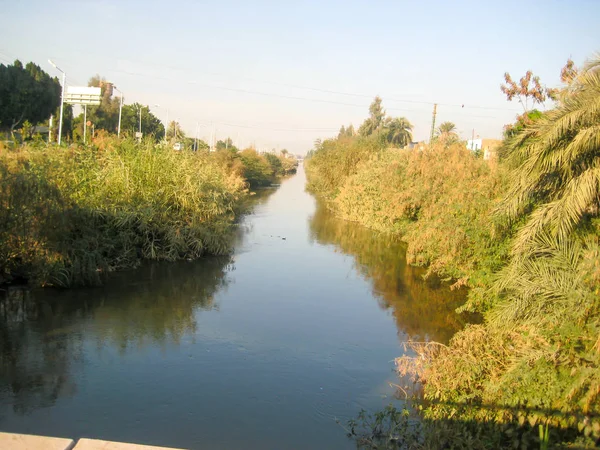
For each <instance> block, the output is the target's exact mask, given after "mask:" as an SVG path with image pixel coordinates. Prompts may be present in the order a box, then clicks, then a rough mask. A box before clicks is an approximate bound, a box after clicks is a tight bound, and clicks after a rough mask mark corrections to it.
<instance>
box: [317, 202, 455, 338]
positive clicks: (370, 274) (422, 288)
mask: <svg viewBox="0 0 600 450" xmlns="http://www.w3.org/2000/svg"><path fill="white" fill-rule="evenodd" d="M310 231H311V239H313V240H316V241H317V242H319V243H321V244H328V245H334V246H335V247H336V248H337V249H338V250H339V251H341V252H343V253H345V254H347V255H350V256H352V257H354V260H355V263H356V264H355V267H356V270H357V271H358V272H359V273H360V274H361V275H363V276H364V277H365V278H367V279H369V280H371V282H372V284H373V294H374V296H375V297H376V298H377V299H378V300H379V304H380V306H381V307H382V308H384V309H388V308H391V310H392V314H393V315H394V318H395V320H396V323H397V326H398V330H399V332H404V333H406V334H408V335H409V337H410V338H411V339H413V340H425V339H428V340H434V341H437V342H443V343H446V342H448V341H449V340H450V338H451V337H452V336H453V335H454V333H456V331H458V330H459V329H461V328H462V327H463V326H464V320H465V319H466V318H465V317H463V316H460V315H458V314H456V312H455V309H456V308H457V307H458V306H460V305H461V304H462V303H464V300H465V294H466V293H465V291H464V290H454V291H452V290H450V289H449V288H448V286H447V285H446V284H444V283H442V282H441V281H440V280H439V279H437V278H435V277H429V278H428V279H427V280H424V279H423V274H424V270H423V269H422V268H418V267H413V266H410V265H408V264H407V263H406V258H405V257H404V255H405V252H406V250H405V247H404V244H403V243H402V242H401V241H400V240H399V239H397V238H394V237H393V236H389V235H385V234H378V233H374V232H373V231H372V230H369V229H367V228H364V227H361V226H359V225H357V224H355V223H351V222H347V221H343V220H340V219H337V218H336V217H335V216H334V215H333V214H331V213H330V212H328V211H327V208H326V207H325V206H324V205H323V204H320V203H318V204H317V208H316V210H315V213H314V214H313V216H312V217H311V218H310Z"/></svg>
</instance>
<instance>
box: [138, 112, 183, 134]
mask: <svg viewBox="0 0 600 450" xmlns="http://www.w3.org/2000/svg"><path fill="white" fill-rule="evenodd" d="M142 115H143V113H142ZM167 139H168V140H183V139H185V133H184V132H183V130H182V129H181V125H180V124H179V122H177V121H175V120H172V121H171V122H170V123H169V128H168V129H167Z"/></svg>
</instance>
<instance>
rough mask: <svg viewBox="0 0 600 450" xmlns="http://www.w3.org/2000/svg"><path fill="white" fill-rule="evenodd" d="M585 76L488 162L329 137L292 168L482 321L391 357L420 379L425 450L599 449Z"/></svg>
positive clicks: (438, 148) (599, 360)
mask: <svg viewBox="0 0 600 450" xmlns="http://www.w3.org/2000/svg"><path fill="white" fill-rule="evenodd" d="M598 66H599V64H598V62H595V63H594V62H592V63H590V64H589V65H588V67H587V68H586V69H585V70H584V71H583V72H582V73H581V75H580V76H579V77H577V78H576V79H574V80H573V81H572V84H571V85H570V86H569V87H568V88H565V90H564V91H562V93H561V95H560V97H559V99H560V100H559V101H558V102H557V105H556V107H555V109H553V110H550V111H548V112H546V113H544V114H539V115H537V116H536V119H535V120H532V119H529V122H527V121H526V122H525V123H520V124H519V126H518V127H516V128H515V129H517V130H518V129H521V130H522V131H517V132H515V133H513V135H512V136H509V137H508V138H507V140H505V142H504V144H503V148H502V150H501V153H500V155H499V156H500V158H499V160H498V161H497V162H494V161H484V160H483V159H481V158H480V157H479V156H478V155H476V154H474V153H471V152H470V151H468V150H466V149H465V148H464V144H460V143H457V144H451V143H449V142H448V141H446V142H444V141H442V140H441V139H439V140H438V142H437V143H435V144H434V145H433V146H431V147H430V146H427V145H423V149H419V150H417V149H415V150H401V149H397V148H390V146H389V143H388V142H386V141H385V140H383V139H382V136H385V131H381V132H377V131H375V132H373V133H372V134H370V135H362V136H360V135H359V136H350V137H348V136H344V135H342V133H340V136H339V137H338V138H336V139H331V140H327V141H324V142H322V143H320V144H319V145H318V146H317V147H316V148H315V150H314V152H313V154H312V157H311V158H310V160H308V161H307V173H308V178H309V183H308V188H309V190H311V191H312V192H314V193H316V194H317V195H319V196H320V197H322V198H324V199H325V200H326V201H327V202H328V204H329V205H330V207H331V208H332V210H333V211H335V212H336V213H337V214H338V215H339V216H341V217H343V218H346V219H348V220H353V221H358V222H360V223H362V224H364V225H367V226H369V227H372V228H375V229H380V230H385V231H388V232H392V233H396V234H397V235H399V236H401V237H402V239H404V240H405V241H406V242H407V245H408V249H409V250H408V255H407V257H408V260H409V261H410V262H411V263H413V264H417V265H423V266H426V267H428V270H429V272H430V273H437V274H440V275H441V276H446V277H449V278H451V279H453V280H454V284H455V286H463V285H466V286H469V287H470V288H471V289H470V292H469V297H468V300H467V302H466V304H465V305H463V306H462V307H461V308H459V310H462V311H464V310H469V311H474V312H479V313H481V314H483V315H484V318H485V320H484V323H483V324H482V325H471V326H469V327H467V328H466V329H465V330H463V331H460V332H458V333H457V334H456V335H455V337H454V338H453V339H452V340H451V342H450V344H449V345H448V346H444V345H434V344H429V343H414V344H411V347H412V349H413V350H414V351H415V352H416V353H417V355H418V357H417V358H411V357H403V358H400V359H399V360H398V368H399V372H400V374H401V375H407V376H408V375H411V376H413V377H415V379H417V380H418V381H420V382H421V383H422V384H423V387H424V395H423V399H424V400H425V401H426V403H425V404H424V405H422V407H421V408H422V409H421V411H422V416H423V417H424V418H425V419H426V422H424V423H425V424H426V426H427V427H428V429H429V432H430V434H432V435H434V436H435V437H436V439H438V444H439V442H446V443H447V444H448V445H449V446H453V445H458V446H460V445H467V444H466V443H467V442H468V443H469V444H468V446H469V447H470V448H514V446H520V447H523V448H529V447H531V446H549V445H559V443H561V442H567V443H572V444H574V443H576V445H581V446H585V445H588V446H593V445H594V442H597V441H598V439H600V404H599V403H600V402H599V392H600V379H599V378H598V375H597V374H598V373H600V351H599V349H600V341H598V335H599V334H600V295H599V293H600V272H599V271H598V267H599V266H600V245H599V242H598V240H599V236H600V222H599V220H600V219H599V212H598V211H599V207H600V191H599V190H598V186H599V185H598V182H597V178H594V177H596V176H597V160H598V157H599V156H600V154H599V153H598V147H597V145H596V143H595V141H594V139H592V138H591V137H590V135H589V130H590V129H595V128H597V127H598V124H599V123H600V116H599V115H598V112H597V110H590V109H586V108H588V106H586V105H590V104H596V103H597V101H598V95H599V92H600V89H598V80H599V78H598ZM367 120H369V119H367ZM363 129H367V128H366V127H364V128H363ZM594 174H595V175H594ZM594 180H596V181H594ZM440 430H441V431H440ZM440 433H441V434H440ZM574 445H575V444H574ZM544 448H548V447H544Z"/></svg>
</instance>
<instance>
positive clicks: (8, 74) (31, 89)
mask: <svg viewBox="0 0 600 450" xmlns="http://www.w3.org/2000/svg"><path fill="white" fill-rule="evenodd" d="M60 95H61V86H60V83H59V82H58V79H57V78H52V77H50V75H48V74H47V73H46V72H44V71H43V70H42V69H41V68H40V67H39V66H38V65H36V64H34V63H32V62H30V63H28V64H27V65H26V66H25V67H23V64H22V63H21V62H20V61H19V60H16V61H15V62H14V63H13V64H12V65H8V66H5V65H4V64H0V128H4V129H6V130H10V132H11V133H13V131H14V129H15V127H17V126H18V125H19V124H21V123H22V122H24V121H26V120H27V121H29V122H30V123H31V124H38V123H40V122H43V121H45V120H47V119H48V118H49V117H50V115H51V114H52V112H53V111H54V110H55V109H56V108H57V107H58V106H59V105H60Z"/></svg>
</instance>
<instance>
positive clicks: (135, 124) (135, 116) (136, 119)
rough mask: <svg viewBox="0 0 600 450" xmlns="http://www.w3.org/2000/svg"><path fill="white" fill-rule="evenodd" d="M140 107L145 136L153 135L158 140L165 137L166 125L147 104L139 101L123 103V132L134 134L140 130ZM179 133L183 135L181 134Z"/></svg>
mask: <svg viewBox="0 0 600 450" xmlns="http://www.w3.org/2000/svg"><path fill="white" fill-rule="evenodd" d="M140 109H141V111H142V133H144V136H146V135H152V136H154V139H155V140H157V141H159V140H161V139H163V138H164V136H165V131H164V130H165V129H164V125H163V124H162V122H161V121H160V120H159V119H158V117H156V116H155V115H154V114H152V111H150V110H149V108H148V107H147V106H145V105H141V104H139V103H133V104H131V105H123V112H122V117H121V133H125V134H129V135H134V134H135V133H136V132H137V131H139V129H140ZM117 120H118V118H117ZM171 135H172V132H171ZM178 135H179V136H181V134H178Z"/></svg>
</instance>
